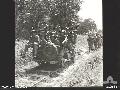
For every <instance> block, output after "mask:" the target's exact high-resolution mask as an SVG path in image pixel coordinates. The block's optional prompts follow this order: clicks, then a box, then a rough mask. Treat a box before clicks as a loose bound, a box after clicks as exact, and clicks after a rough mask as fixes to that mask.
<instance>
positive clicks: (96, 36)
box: [94, 34, 99, 50]
mask: <svg viewBox="0 0 120 90" xmlns="http://www.w3.org/2000/svg"><path fill="white" fill-rule="evenodd" d="M98 41H99V38H98V35H97V34H95V36H94V47H95V48H94V49H95V50H97V49H98Z"/></svg>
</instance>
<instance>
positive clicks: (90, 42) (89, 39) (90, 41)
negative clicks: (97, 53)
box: [87, 34, 94, 52]
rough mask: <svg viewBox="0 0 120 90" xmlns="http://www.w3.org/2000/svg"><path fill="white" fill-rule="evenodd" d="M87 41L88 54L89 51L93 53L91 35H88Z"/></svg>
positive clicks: (92, 38)
mask: <svg viewBox="0 0 120 90" xmlns="http://www.w3.org/2000/svg"><path fill="white" fill-rule="evenodd" d="M87 41H88V47H89V52H90V51H93V45H94V36H93V35H91V34H89V35H88V39H87Z"/></svg>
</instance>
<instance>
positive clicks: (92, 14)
mask: <svg viewBox="0 0 120 90" xmlns="http://www.w3.org/2000/svg"><path fill="white" fill-rule="evenodd" d="M78 15H79V16H80V17H82V18H83V19H87V18H92V19H93V20H94V21H95V23H96V24H97V28H98V29H102V28H103V26H102V0H84V2H83V4H82V6H81V10H80V11H79V12H78Z"/></svg>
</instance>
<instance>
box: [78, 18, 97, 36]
mask: <svg viewBox="0 0 120 90" xmlns="http://www.w3.org/2000/svg"><path fill="white" fill-rule="evenodd" d="M96 30H97V27H96V24H95V21H94V20H92V19H91V18H88V19H85V20H84V21H83V22H81V24H80V25H79V28H78V33H79V34H86V33H88V32H89V31H96Z"/></svg>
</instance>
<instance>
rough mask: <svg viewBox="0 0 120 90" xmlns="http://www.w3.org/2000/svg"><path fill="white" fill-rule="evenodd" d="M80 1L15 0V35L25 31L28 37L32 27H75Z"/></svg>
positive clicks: (38, 28)
mask: <svg viewBox="0 0 120 90" xmlns="http://www.w3.org/2000/svg"><path fill="white" fill-rule="evenodd" d="M81 3H82V1H81V0H16V36H18V37H19V36H21V33H22V32H26V33H27V34H26V35H28V36H27V38H28V37H29V33H30V31H31V30H32V29H35V30H41V29H42V30H45V31H57V30H63V29H64V30H68V31H69V30H73V29H75V26H76V25H77V23H78V22H79V19H78V16H77V12H78V11H79V10H80V6H81ZM22 37H25V35H23V36H22ZM25 38H26V37H25Z"/></svg>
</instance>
